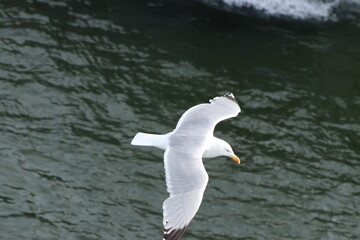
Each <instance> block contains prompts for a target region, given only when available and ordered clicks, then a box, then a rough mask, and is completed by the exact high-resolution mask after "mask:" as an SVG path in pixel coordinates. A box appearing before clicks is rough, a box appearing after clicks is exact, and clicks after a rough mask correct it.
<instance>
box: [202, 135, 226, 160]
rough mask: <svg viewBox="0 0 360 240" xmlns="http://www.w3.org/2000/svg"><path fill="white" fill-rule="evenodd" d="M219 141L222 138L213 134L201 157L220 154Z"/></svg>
mask: <svg viewBox="0 0 360 240" xmlns="http://www.w3.org/2000/svg"><path fill="white" fill-rule="evenodd" d="M221 141H223V140H221V139H220V138H217V137H214V136H213V137H212V138H211V139H210V141H209V144H208V147H207V149H206V150H205V152H204V154H203V158H214V157H217V156H221V155H222V153H221V146H222V145H221Z"/></svg>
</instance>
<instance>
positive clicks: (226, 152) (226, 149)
mask: <svg viewBox="0 0 360 240" xmlns="http://www.w3.org/2000/svg"><path fill="white" fill-rule="evenodd" d="M221 153H222V154H221V155H223V156H228V157H231V158H232V159H233V160H234V162H236V163H237V164H240V158H238V157H237V156H236V155H235V153H234V151H233V150H232V148H231V146H230V144H228V143H227V142H226V141H224V140H222V143H221Z"/></svg>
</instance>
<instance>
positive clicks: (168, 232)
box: [163, 225, 188, 240]
mask: <svg viewBox="0 0 360 240" xmlns="http://www.w3.org/2000/svg"><path fill="white" fill-rule="evenodd" d="M187 228H188V225H187V226H185V227H184V228H179V229H173V230H172V229H164V236H163V240H179V239H181V237H182V235H183V234H184V233H185V231H186V229H187Z"/></svg>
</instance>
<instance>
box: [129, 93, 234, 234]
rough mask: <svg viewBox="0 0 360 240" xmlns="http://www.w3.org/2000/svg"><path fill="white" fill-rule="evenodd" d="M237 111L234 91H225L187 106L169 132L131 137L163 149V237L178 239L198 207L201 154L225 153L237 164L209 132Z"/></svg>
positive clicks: (205, 177) (202, 175)
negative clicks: (167, 194) (165, 190)
mask: <svg viewBox="0 0 360 240" xmlns="http://www.w3.org/2000/svg"><path fill="white" fill-rule="evenodd" d="M239 112H241V109H240V107H239V105H238V103H237V102H236V100H235V97H234V95H233V94H232V93H226V94H225V95H223V96H220V97H215V98H214V99H212V100H210V103H204V104H199V105H196V106H194V107H192V108H190V109H189V110H187V111H186V112H185V113H184V114H183V115H182V116H181V118H180V120H179V122H178V123H177V125H176V128H175V129H174V130H173V131H172V132H170V133H167V134H164V135H157V134H148V133H142V132H139V133H137V134H136V135H135V137H134V139H133V140H132V141H131V144H132V145H139V146H154V147H157V148H160V149H163V150H165V153H164V166H165V176H166V186H167V191H168V192H169V193H170V196H169V198H168V199H166V200H165V201H164V203H163V224H164V235H163V240H178V239H180V238H181V237H182V235H183V234H184V232H185V231H186V229H187V228H188V226H189V224H190V221H191V220H192V219H193V217H194V216H195V214H196V212H197V211H198V209H199V207H200V204H201V201H202V198H203V194H204V191H205V188H206V185H207V183H208V179H209V176H208V174H207V172H206V170H205V168H204V165H203V162H202V158H213V157H217V156H229V157H231V158H232V159H233V160H234V161H235V162H236V163H237V164H240V159H239V158H238V157H237V156H236V155H235V154H234V152H233V150H232V148H231V146H230V145H229V144H228V143H227V142H225V141H224V140H222V139H220V138H217V137H214V135H213V132H214V128H215V126H216V124H217V123H219V122H220V121H222V120H225V119H227V118H232V117H235V116H237V115H238V114H239Z"/></svg>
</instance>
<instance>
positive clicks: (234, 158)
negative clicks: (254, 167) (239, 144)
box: [230, 155, 240, 164]
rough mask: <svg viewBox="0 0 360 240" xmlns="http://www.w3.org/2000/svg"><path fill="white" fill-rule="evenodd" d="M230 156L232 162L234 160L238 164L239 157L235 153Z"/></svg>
mask: <svg viewBox="0 0 360 240" xmlns="http://www.w3.org/2000/svg"><path fill="white" fill-rule="evenodd" d="M230 157H231V158H232V159H233V160H234V162H236V163H237V164H240V158H238V157H237V156H235V155H230Z"/></svg>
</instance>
